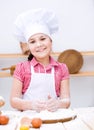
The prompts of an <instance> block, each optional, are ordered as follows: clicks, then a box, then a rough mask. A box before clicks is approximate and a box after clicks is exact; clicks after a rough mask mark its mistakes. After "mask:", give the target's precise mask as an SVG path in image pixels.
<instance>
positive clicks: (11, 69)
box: [1, 65, 16, 75]
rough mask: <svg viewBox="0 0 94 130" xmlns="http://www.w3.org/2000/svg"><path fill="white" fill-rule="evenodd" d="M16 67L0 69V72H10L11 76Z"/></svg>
mask: <svg viewBox="0 0 94 130" xmlns="http://www.w3.org/2000/svg"><path fill="white" fill-rule="evenodd" d="M15 68H16V65H12V66H11V67H7V68H2V69H1V70H10V74H11V75H13V73H14V70H15Z"/></svg>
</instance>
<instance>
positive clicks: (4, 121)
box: [0, 115, 9, 125]
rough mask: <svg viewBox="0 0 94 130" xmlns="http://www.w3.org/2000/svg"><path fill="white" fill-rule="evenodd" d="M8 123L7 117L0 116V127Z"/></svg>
mask: <svg viewBox="0 0 94 130" xmlns="http://www.w3.org/2000/svg"><path fill="white" fill-rule="evenodd" d="M8 122H9V117H7V116H5V115H0V125H6V124H8Z"/></svg>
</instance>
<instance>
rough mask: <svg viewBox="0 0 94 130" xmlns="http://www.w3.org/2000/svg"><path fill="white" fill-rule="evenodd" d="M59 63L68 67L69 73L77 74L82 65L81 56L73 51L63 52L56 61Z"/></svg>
mask: <svg viewBox="0 0 94 130" xmlns="http://www.w3.org/2000/svg"><path fill="white" fill-rule="evenodd" d="M57 60H58V61H59V62H61V63H65V64H66V65H67V66H68V69H69V73H70V74H74V73H78V72H79V70H80V69H81V67H82V65H83V56H82V55H81V53H80V52H79V51H77V50H74V49H68V50H65V51H63V52H62V53H61V54H60V55H59V56H58V59H57Z"/></svg>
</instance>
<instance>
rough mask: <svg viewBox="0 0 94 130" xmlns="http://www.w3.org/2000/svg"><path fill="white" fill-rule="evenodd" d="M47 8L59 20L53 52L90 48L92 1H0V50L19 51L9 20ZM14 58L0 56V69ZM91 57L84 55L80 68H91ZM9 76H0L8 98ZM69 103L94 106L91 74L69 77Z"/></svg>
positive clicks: (93, 29) (1, 91) (93, 62)
mask: <svg viewBox="0 0 94 130" xmlns="http://www.w3.org/2000/svg"><path fill="white" fill-rule="evenodd" d="M40 7H44V8H49V9H52V10H54V11H55V13H56V14H57V17H58V19H59V24H60V30H59V32H58V33H57V34H56V35H55V36H56V37H54V43H53V51H63V50H65V49H69V48H72V49H77V50H79V51H94V0H15V1H14V0H3V1H2V0H0V53H21V49H20V46H19V43H18V41H17V40H16V39H15V38H14V37H13V22H14V21H15V19H16V17H17V15H18V14H19V13H21V12H23V11H25V10H28V9H32V8H40ZM19 61H20V60H18V59H17V61H14V59H11V60H10V59H6V62H5V61H4V60H2V59H0V68H2V66H3V67H5V66H9V65H12V64H13V63H15V62H19ZM93 66H94V57H90V59H88V57H86V61H85V64H84V66H83V68H82V69H83V70H85V69H88V70H94V67H93ZM11 82H12V79H11V78H1V79H0V95H4V97H5V99H6V100H7V105H6V106H5V108H7V107H8V108H10V106H8V105H9V103H8V102H9V100H8V98H7V97H9V93H10V89H11ZM70 89H71V98H72V106H73V107H78V106H93V105H94V96H93V95H94V94H93V92H94V77H79V78H78V77H75V78H71V80H70Z"/></svg>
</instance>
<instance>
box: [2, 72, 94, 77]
mask: <svg viewBox="0 0 94 130" xmlns="http://www.w3.org/2000/svg"><path fill="white" fill-rule="evenodd" d="M70 76H71V77H80V76H82V77H83V76H94V72H79V73H76V74H70ZM0 77H1V78H4V77H12V75H11V74H10V72H0Z"/></svg>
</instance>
